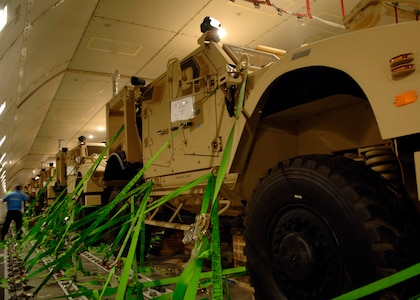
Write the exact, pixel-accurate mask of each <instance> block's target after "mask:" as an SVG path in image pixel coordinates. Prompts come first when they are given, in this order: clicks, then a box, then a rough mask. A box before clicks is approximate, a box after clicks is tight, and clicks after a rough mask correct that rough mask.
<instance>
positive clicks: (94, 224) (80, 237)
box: [25, 80, 245, 300]
mask: <svg viewBox="0 0 420 300" xmlns="http://www.w3.org/2000/svg"><path fill="white" fill-rule="evenodd" d="M216 90H217V88H216V89H215V90H214V91H212V92H211V93H209V95H208V97H207V98H206V99H208V98H209V97H210V96H212V95H213V94H214V93H215V91H216ZM244 92H245V80H244V83H243V85H242V87H241V91H240V97H239V98H240V99H239V100H238V104H237V110H236V116H235V119H238V117H239V114H240V112H241V111H242V104H243V96H244ZM186 124H187V123H184V124H182V125H181V126H180V127H179V128H178V130H177V131H175V132H174V134H173V135H172V136H171V137H170V139H168V141H167V142H166V143H165V144H164V145H162V147H161V148H160V149H159V150H158V151H157V152H156V153H155V154H154V155H153V157H152V158H151V159H150V160H149V161H147V162H145V164H144V166H143V168H142V169H141V170H140V171H139V172H138V173H137V174H136V175H135V176H134V177H133V178H132V180H130V182H129V183H128V184H127V185H126V186H125V187H124V188H123V189H122V190H121V191H120V193H119V194H118V195H117V196H116V197H115V198H114V199H113V200H112V201H111V202H110V203H108V204H107V205H106V206H104V207H101V208H100V209H98V210H97V211H95V212H93V213H91V214H89V215H88V216H86V217H84V218H83V219H81V220H74V216H75V215H77V213H78V209H79V208H78V207H77V205H75V202H76V201H74V199H75V198H77V197H79V196H80V194H81V193H82V191H83V186H84V184H86V182H87V180H89V178H90V177H91V176H92V174H93V173H94V171H95V170H96V167H97V166H98V165H99V163H100V161H101V160H102V158H103V157H104V155H105V154H106V153H107V152H108V149H109V147H110V146H111V145H112V142H111V143H110V144H109V145H108V147H107V148H106V150H104V152H103V153H102V154H101V155H100V157H99V159H98V160H96V162H97V163H96V164H95V165H93V166H92V167H91V169H90V170H89V171H88V172H87V174H86V175H85V176H84V177H83V178H82V180H81V181H80V182H79V183H78V185H77V186H76V188H75V190H74V191H73V192H72V193H71V194H70V195H65V194H64V192H63V194H61V195H60V196H59V197H57V199H56V200H55V201H54V202H53V204H52V205H51V206H50V207H48V209H47V210H46V212H44V214H43V215H42V217H41V218H40V219H39V220H38V222H37V223H36V224H35V226H34V227H33V228H32V230H31V231H29V233H28V235H27V240H31V239H32V238H33V237H35V236H36V241H37V242H35V245H33V247H32V249H31V250H30V251H29V254H28V255H27V257H26V258H25V260H27V264H28V266H29V269H31V267H32V266H33V265H34V264H35V263H36V262H37V261H39V259H41V258H42V257H43V256H53V257H55V259H54V260H52V261H51V262H50V263H48V264H47V265H45V266H44V267H41V268H40V269H39V270H37V271H34V272H32V273H29V275H28V276H27V278H31V277H33V276H35V275H38V274H40V273H41V272H44V271H49V273H48V275H47V276H45V277H44V280H43V282H42V283H41V284H40V286H38V287H37V289H36V290H35V292H34V293H35V294H36V293H38V292H39V291H40V289H41V288H42V287H43V286H44V285H45V284H46V283H47V282H48V280H49V279H50V278H51V277H52V276H53V275H54V274H55V273H56V272H57V271H58V270H60V269H63V268H64V269H70V268H71V266H69V264H70V263H71V261H72V259H73V258H75V257H77V256H78V254H79V253H80V252H82V251H84V250H86V248H87V247H88V246H89V245H90V244H92V242H93V241H94V240H95V239H96V238H97V237H99V236H101V234H102V233H103V232H104V231H106V230H109V228H110V227H111V226H113V225H115V224H117V223H119V222H120V221H122V220H123V218H122V215H123V213H122V212H123V211H124V208H125V207H127V206H128V205H129V204H127V203H126V202H123V201H125V200H126V199H128V198H130V197H132V198H133V199H132V200H131V201H130V204H131V214H130V216H131V218H130V219H129V220H126V222H125V223H124V224H123V225H122V228H125V230H122V231H124V232H126V236H125V237H124V236H118V237H117V239H118V240H120V241H123V243H122V247H121V248H120V252H119V254H118V256H117V259H118V258H119V257H120V256H121V253H122V251H123V249H124V247H126V245H127V244H128V241H129V240H131V242H130V244H129V251H128V256H127V258H126V259H124V266H123V272H122V275H121V276H120V277H119V278H118V280H119V285H118V287H117V288H115V287H108V285H109V282H110V278H111V276H113V274H114V272H115V268H112V269H111V270H110V275H109V276H108V277H107V279H106V282H105V283H104V285H103V288H102V290H94V291H88V290H87V289H85V288H83V289H82V290H83V291H85V292H86V293H87V294H88V295H89V296H91V297H93V298H94V299H102V298H103V297H104V296H108V295H110V293H113V294H115V293H116V294H117V295H116V299H117V300H124V299H127V297H129V295H132V294H133V293H134V294H136V298H137V299H141V298H142V293H141V288H142V287H143V286H144V283H134V284H132V283H131V284H130V283H129V278H130V270H131V269H132V267H133V266H134V265H136V264H135V262H136V256H135V253H136V251H135V249H136V245H137V242H138V238H139V236H140V237H141V236H142V235H144V218H145V216H146V214H147V213H148V212H150V211H152V210H154V209H156V208H157V207H159V206H160V205H163V204H164V203H166V202H168V201H170V200H171V199H173V198H175V197H176V196H178V195H180V194H182V193H184V192H185V191H187V190H189V189H191V188H192V187H194V186H196V185H198V184H202V183H203V182H205V181H206V180H207V181H208V182H207V188H206V191H205V195H204V197H203V204H202V208H201V214H200V215H199V218H200V217H202V216H206V217H210V218H211V226H212V228H211V229H212V236H211V240H210V237H209V236H208V235H207V234H204V233H203V234H202V235H201V236H200V238H199V239H198V240H196V241H195V247H194V249H193V254H194V255H192V257H191V258H190V261H189V263H188V265H187V267H186V268H185V270H184V272H183V273H182V274H181V276H180V277H179V278H176V280H177V285H176V287H175V292H174V293H173V295H172V296H173V299H193V298H194V297H195V294H196V292H197V287H198V285H199V280H200V279H202V278H203V274H204V273H202V272H201V267H202V263H203V259H212V268H213V271H212V276H211V277H212V285H213V295H214V296H216V297H219V298H220V297H222V298H223V287H222V276H224V274H225V273H226V272H225V270H222V266H221V254H220V233H219V224H218V214H217V212H218V202H217V201H218V200H217V199H218V193H219V190H220V187H221V185H222V183H223V180H224V177H225V175H226V173H227V168H228V164H229V160H230V152H231V147H232V141H233V133H234V130H235V125H233V126H232V129H231V132H230V135H229V138H228V141H227V144H226V147H225V149H224V153H223V157H222V161H221V165H220V167H219V169H218V172H217V178H214V174H213V173H212V172H210V173H209V174H206V175H204V176H202V177H200V178H198V179H196V180H194V181H193V182H191V183H190V184H189V185H186V186H183V187H180V188H179V189H177V190H175V191H174V192H172V193H169V194H168V195H166V196H164V197H162V198H160V199H158V200H156V201H154V202H153V203H151V204H147V203H148V200H149V195H150V192H151V190H152V183H151V182H146V183H144V184H142V185H141V186H137V187H135V185H137V184H138V182H139V180H140V179H141V178H142V176H143V174H144V172H145V170H147V169H148V168H149V167H150V166H151V165H152V164H153V163H154V161H155V160H156V159H157V158H158V157H159V156H160V154H161V153H162V152H163V151H164V150H165V149H166V148H167V147H168V145H169V144H170V143H171V142H172V140H173V139H174V137H175V136H176V135H177V134H178V133H179V132H180V131H181V130H182V129H183V127H184V126H185V125H186ZM122 130H123V127H121V129H120V131H119V132H117V134H116V136H115V137H114V139H113V141H114V140H115V139H116V137H118V135H119V134H120V133H121V131H122ZM137 197H141V198H142V199H143V200H142V201H141V204H140V206H139V207H135V206H134V204H133V203H134V199H136V198H137ZM119 203H123V207H122V208H120V210H119V211H118V212H117V213H116V214H115V215H112V216H111V212H112V211H113V210H114V208H115V207H116V206H117V205H118V204H119ZM64 217H67V218H70V220H69V222H64V221H63V220H64ZM105 220H107V222H104V221H105ZM209 220H210V219H209ZM82 226H87V228H85V229H83V230H82V231H80V228H82ZM130 233H132V234H131V235H130ZM52 237H56V238H58V237H59V238H60V240H59V241H58V243H57V242H56V241H55V239H54V238H52ZM41 244H42V245H43V248H44V247H47V248H45V250H43V251H41V252H39V253H38V255H35V258H31V259H30V256H31V254H33V252H34V249H35V248H38V247H39V246H40V245H41ZM142 244H144V241H143V242H142ZM141 252H142V253H144V249H143V251H141ZM140 260H142V258H141V257H140ZM114 267H115V266H114ZM73 269H74V268H73ZM133 269H135V268H133ZM236 271H238V272H244V271H245V269H244V268H241V269H240V270H239V269H237V270H236V269H235V272H236ZM206 276H209V274H208V273H206ZM79 292H80V291H79ZM164 297H168V296H164ZM130 298H131V297H130ZM166 299H167V298H166ZM214 299H217V298H214ZM220 299H221V298H220Z"/></svg>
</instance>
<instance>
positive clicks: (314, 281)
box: [269, 206, 343, 299]
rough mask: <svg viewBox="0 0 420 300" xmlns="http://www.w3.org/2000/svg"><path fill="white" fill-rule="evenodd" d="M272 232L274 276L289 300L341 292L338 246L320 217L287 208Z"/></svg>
mask: <svg viewBox="0 0 420 300" xmlns="http://www.w3.org/2000/svg"><path fill="white" fill-rule="evenodd" d="M271 228H272V230H271V236H270V239H269V240H270V241H273V242H272V243H271V246H270V248H269V249H270V255H271V258H272V262H273V264H272V268H273V273H274V276H275V278H276V281H277V282H278V284H279V285H280V289H281V290H282V291H283V292H284V294H285V295H286V296H287V297H288V298H290V299H306V298H311V299H316V298H322V299H326V297H329V296H332V295H334V294H335V293H337V292H338V291H339V290H340V286H341V282H342V272H343V263H342V259H341V256H340V251H339V245H338V242H337V239H336V237H335V235H334V232H333V231H332V230H331V228H330V227H329V226H328V224H327V223H326V222H325V221H324V219H323V218H322V216H320V215H319V214H317V213H316V212H314V211H313V210H311V209H309V208H307V207H304V206H292V207H287V208H285V209H283V210H281V211H280V212H279V213H278V214H277V215H276V217H275V218H274V219H273V222H272V226H271Z"/></svg>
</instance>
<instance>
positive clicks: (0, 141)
mask: <svg viewBox="0 0 420 300" xmlns="http://www.w3.org/2000/svg"><path fill="white" fill-rule="evenodd" d="M5 140H6V136H3V137H2V138H1V140H0V147H1V145H3V143H4V141H5Z"/></svg>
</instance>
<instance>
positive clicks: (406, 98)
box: [394, 90, 419, 106]
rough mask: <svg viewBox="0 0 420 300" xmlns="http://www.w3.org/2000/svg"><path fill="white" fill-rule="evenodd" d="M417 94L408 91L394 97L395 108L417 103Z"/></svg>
mask: <svg viewBox="0 0 420 300" xmlns="http://www.w3.org/2000/svg"><path fill="white" fill-rule="evenodd" d="M418 96H419V93H418V92H417V91H414V90H413V91H408V92H405V93H402V94H399V95H397V96H395V97H394V104H395V106H403V105H406V104H410V103H414V102H416V101H417V97H418Z"/></svg>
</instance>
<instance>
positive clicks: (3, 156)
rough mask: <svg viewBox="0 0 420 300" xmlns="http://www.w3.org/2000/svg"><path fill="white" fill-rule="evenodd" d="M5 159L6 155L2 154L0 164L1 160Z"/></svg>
mask: <svg viewBox="0 0 420 300" xmlns="http://www.w3.org/2000/svg"><path fill="white" fill-rule="evenodd" d="M5 157H6V153H3V155H2V156H1V157H0V163H1V162H2V161H3V159H4V158H5Z"/></svg>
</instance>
